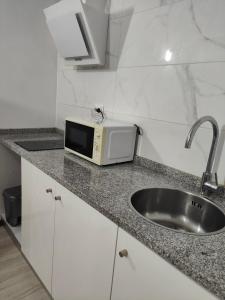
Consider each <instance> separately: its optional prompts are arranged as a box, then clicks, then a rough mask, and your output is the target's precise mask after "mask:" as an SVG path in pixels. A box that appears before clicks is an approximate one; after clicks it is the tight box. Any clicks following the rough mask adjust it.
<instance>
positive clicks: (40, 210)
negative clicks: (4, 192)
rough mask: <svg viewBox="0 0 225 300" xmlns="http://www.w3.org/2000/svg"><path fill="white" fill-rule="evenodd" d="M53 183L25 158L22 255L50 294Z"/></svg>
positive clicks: (53, 203)
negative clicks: (51, 191)
mask: <svg viewBox="0 0 225 300" xmlns="http://www.w3.org/2000/svg"><path fill="white" fill-rule="evenodd" d="M53 184H54V181H53V180H52V179H51V178H50V177H49V176H47V175H46V174H44V173H43V172H41V171H40V170H39V169H38V168H36V167H34V166H33V165H32V164H31V163H29V162H27V161H26V160H24V159H22V244H21V246H22V252H23V253H24V255H25V257H26V258H27V259H28V261H29V262H30V264H31V265H32V267H33V268H34V270H35V271H36V273H37V275H38V276H39V277H40V279H41V280H42V282H43V283H44V285H45V286H46V288H47V289H48V290H49V292H51V278H52V257H53V234H54V210H55V201H54V200H53V196H52V193H47V192H46V190H47V189H53Z"/></svg>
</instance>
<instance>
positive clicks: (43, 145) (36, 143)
mask: <svg viewBox="0 0 225 300" xmlns="http://www.w3.org/2000/svg"><path fill="white" fill-rule="evenodd" d="M15 143H16V144H17V145H19V146H20V147H22V148H24V149H25V150H27V151H43V150H57V149H64V140H63V139H58V140H29V141H28V140H27V141H18V142H15Z"/></svg>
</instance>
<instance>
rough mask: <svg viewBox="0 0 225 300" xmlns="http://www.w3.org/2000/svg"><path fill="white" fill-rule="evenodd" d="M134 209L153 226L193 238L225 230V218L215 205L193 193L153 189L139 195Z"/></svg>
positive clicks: (135, 199) (134, 196)
mask: <svg viewBox="0 0 225 300" xmlns="http://www.w3.org/2000/svg"><path fill="white" fill-rule="evenodd" d="M131 205H132V207H133V208H134V209H135V211H137V212H138V213H139V214H140V215H141V216H143V217H144V218H145V219H147V220H148V221H150V222H154V223H156V224H158V225H160V226H164V227H167V228H169V229H172V230H176V231H179V232H183V233H189V234H197V235H199V234H212V233H214V234H215V233H219V232H221V231H223V230H224V229H225V215H224V213H223V212H222V210H221V209H220V208H219V207H218V206H216V205H215V204H214V203H212V202H211V201H209V200H207V199H205V198H202V197H199V196H196V195H193V194H191V193H187V192H183V191H179V190H172V189H163V188H152V189H144V190H140V191H137V192H136V193H134V194H133V195H132V197H131Z"/></svg>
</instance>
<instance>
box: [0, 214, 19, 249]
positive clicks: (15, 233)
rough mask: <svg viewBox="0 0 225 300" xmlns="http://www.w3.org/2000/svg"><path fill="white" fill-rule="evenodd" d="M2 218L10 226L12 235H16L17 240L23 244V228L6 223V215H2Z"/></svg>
mask: <svg viewBox="0 0 225 300" xmlns="http://www.w3.org/2000/svg"><path fill="white" fill-rule="evenodd" d="M2 218H3V220H4V221H5V222H6V224H7V225H8V226H9V228H10V230H11V231H12V233H13V234H14V236H15V238H16V239H17V241H18V242H19V243H20V244H21V226H16V227H13V226H11V225H10V224H9V223H8V222H7V221H6V217H5V214H2Z"/></svg>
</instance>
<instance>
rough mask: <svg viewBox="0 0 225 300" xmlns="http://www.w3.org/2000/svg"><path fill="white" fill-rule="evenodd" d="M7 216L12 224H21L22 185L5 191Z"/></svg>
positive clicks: (7, 219)
mask: <svg viewBox="0 0 225 300" xmlns="http://www.w3.org/2000/svg"><path fill="white" fill-rule="evenodd" d="M3 198H4V206H5V217H6V221H7V222H8V223H9V224H10V225H11V226H18V225H20V224H21V186H15V187H12V188H9V189H6V190H4V192H3Z"/></svg>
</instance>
